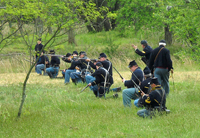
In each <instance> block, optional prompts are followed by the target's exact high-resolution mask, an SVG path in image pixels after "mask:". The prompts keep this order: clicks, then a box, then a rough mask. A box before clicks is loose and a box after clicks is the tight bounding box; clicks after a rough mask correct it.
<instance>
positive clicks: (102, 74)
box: [88, 62, 112, 97]
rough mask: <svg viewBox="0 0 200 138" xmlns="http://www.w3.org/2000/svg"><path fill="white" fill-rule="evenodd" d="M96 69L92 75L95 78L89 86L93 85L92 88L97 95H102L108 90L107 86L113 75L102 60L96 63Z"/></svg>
mask: <svg viewBox="0 0 200 138" xmlns="http://www.w3.org/2000/svg"><path fill="white" fill-rule="evenodd" d="M96 69H97V70H96V71H95V72H94V73H93V74H92V75H91V76H92V77H93V79H91V80H90V83H89V84H88V86H90V87H93V88H92V90H93V92H94V94H95V96H96V97H102V96H104V94H105V91H106V88H105V87H107V84H108V85H109V84H110V82H111V81H112V79H111V77H112V76H110V75H109V72H108V71H107V70H106V69H105V68H103V65H102V63H101V62H97V63H96ZM108 87H109V86H108ZM108 89H109V88H108Z"/></svg>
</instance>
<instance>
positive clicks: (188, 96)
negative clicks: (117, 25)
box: [0, 31, 200, 138]
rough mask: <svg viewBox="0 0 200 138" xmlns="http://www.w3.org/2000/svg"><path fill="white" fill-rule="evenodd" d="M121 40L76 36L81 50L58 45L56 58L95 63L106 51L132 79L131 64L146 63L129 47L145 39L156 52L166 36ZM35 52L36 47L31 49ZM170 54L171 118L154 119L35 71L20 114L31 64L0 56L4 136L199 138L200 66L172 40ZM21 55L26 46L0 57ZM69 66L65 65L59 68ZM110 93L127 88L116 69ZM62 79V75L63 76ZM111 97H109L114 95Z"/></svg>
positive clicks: (0, 114)
mask: <svg viewBox="0 0 200 138" xmlns="http://www.w3.org/2000/svg"><path fill="white" fill-rule="evenodd" d="M126 33H127V34H125V35H126V36H127V37H124V38H121V37H120V36H118V34H117V33H116V32H101V33H97V34H80V35H77V36H76V40H77V44H78V45H77V46H72V45H67V44H63V45H59V46H57V47H54V49H55V50H56V52H57V53H56V54H66V53H67V52H72V51H73V50H77V51H81V50H83V51H86V52H87V54H88V57H89V58H97V57H98V54H99V53H101V52H105V53H106V54H107V55H108V57H109V59H110V60H111V61H112V63H113V66H115V67H116V68H117V69H118V70H119V71H120V73H121V74H122V76H123V77H124V78H126V79H129V78H130V76H131V74H130V71H129V69H128V68H127V65H128V63H129V62H130V61H131V60H133V59H135V60H136V62H137V63H138V65H139V66H140V67H141V68H142V69H143V68H144V67H145V65H144V63H143V62H142V61H141V60H140V57H139V56H138V55H136V54H135V53H134V50H133V48H132V47H131V43H134V44H136V45H138V48H139V49H141V46H140V41H141V40H143V39H146V40H147V41H149V44H150V45H151V46H152V47H154V48H155V47H157V45H158V41H159V40H160V39H162V38H163V37H161V36H162V34H160V33H153V34H152V32H148V31H146V32H140V33H137V35H135V34H134V32H132V31H127V32H126ZM133 36H134V38H133ZM33 47H34V46H33ZM167 48H168V49H170V52H171V55H172V60H173V66H174V75H173V77H172V76H171V77H170V94H169V96H168V97H167V104H166V106H167V107H168V109H170V111H171V113H170V114H168V115H162V116H156V117H153V119H149V118H140V117H138V116H137V111H138V110H140V109H138V108H136V107H134V106H132V107H131V108H124V106H123V103H122V94H121V92H120V93H119V98H117V99H113V98H108V99H104V98H102V99H97V98H95V96H94V94H93V93H92V91H90V90H89V88H88V89H86V90H85V91H84V92H83V93H80V91H81V90H82V89H83V88H84V87H85V86H86V84H78V85H77V86H75V85H74V84H72V83H71V84H69V85H64V80H63V79H49V77H48V76H38V75H37V74H36V73H35V72H34V70H33V71H32V73H31V75H30V77H29V80H28V83H27V89H26V94H27V96H26V101H25V104H24V107H23V110H22V115H21V117H20V118H18V119H17V114H18V110H19V106H20V103H21V98H22V87H23V82H24V80H25V77H26V73H27V72H28V68H29V63H28V62H26V61H25V60H24V59H28V58H29V57H28V56H27V55H25V56H23V57H22V56H10V57H3V56H1V57H0V137H2V138H6V137H20V138H21V137H26V138H27V137H45V138H46V137H73V138H74V137H78V138H79V137H91V138H93V137H94V138H96V137H97V138H101V137H109V138H110V137H111V138H112V137H113V138H122V137H128V138H129V137H141V138H143V137H145V138H146V137H147V138H151V137H155V138H164V137H167V138H168V137H172V138H176V137H177V138H180V137H189V138H191V137H192V138H198V137H199V135H200V132H199V127H200V123H199V122H200V118H199V114H200V109H199V105H200V100H199V97H200V93H199V91H200V85H199V84H200V71H199V68H200V65H199V63H198V62H194V61H192V60H189V58H187V57H185V58H184V59H182V60H180V57H179V56H177V55H175V53H176V52H178V51H180V50H181V49H182V48H183V46H182V44H180V43H179V42H176V41H174V45H173V46H167ZM13 52H14V53H15V52H22V53H27V47H26V46H25V45H24V44H23V43H18V44H16V45H12V46H10V47H6V48H4V49H3V50H2V51H0V54H5V53H13ZM183 57H184V55H183ZM66 67H69V64H66V63H64V62H62V61H61V69H64V68H66ZM113 75H114V82H115V83H114V84H113V86H112V88H114V87H119V86H121V87H122V89H125V87H124V86H123V83H122V82H121V79H120V77H119V76H118V74H117V73H116V72H115V71H114V70H113ZM59 76H61V72H60V73H59ZM112 94H113V93H112V92H110V93H109V94H108V95H107V97H109V96H112Z"/></svg>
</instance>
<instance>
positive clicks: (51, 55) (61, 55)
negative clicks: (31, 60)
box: [43, 54, 65, 57]
mask: <svg viewBox="0 0 200 138" xmlns="http://www.w3.org/2000/svg"><path fill="white" fill-rule="evenodd" d="M43 55H45V56H53V57H64V56H65V55H54V54H43Z"/></svg>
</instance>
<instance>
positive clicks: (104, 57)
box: [85, 53, 114, 90]
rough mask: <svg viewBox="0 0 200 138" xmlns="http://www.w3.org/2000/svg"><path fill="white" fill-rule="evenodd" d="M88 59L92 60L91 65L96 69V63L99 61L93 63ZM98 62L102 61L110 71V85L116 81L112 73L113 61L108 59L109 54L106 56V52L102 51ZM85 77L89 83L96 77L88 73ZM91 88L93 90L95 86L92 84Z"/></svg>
mask: <svg viewBox="0 0 200 138" xmlns="http://www.w3.org/2000/svg"><path fill="white" fill-rule="evenodd" d="M87 61H88V62H90V66H91V67H92V68H93V69H96V63H97V62H95V63H92V62H91V61H90V60H87ZM98 62H100V63H101V64H102V66H103V67H104V68H105V69H106V70H107V71H108V72H109V75H110V83H111V84H110V85H112V84H113V83H114V81H113V77H112V74H113V73H112V63H111V61H109V60H108V59H107V56H106V54H105V53H100V55H99V60H98ZM85 79H86V82H87V83H90V82H91V81H93V80H94V79H95V78H94V77H93V76H90V75H87V76H86V77H85ZM90 89H91V90H93V87H92V86H91V87H90Z"/></svg>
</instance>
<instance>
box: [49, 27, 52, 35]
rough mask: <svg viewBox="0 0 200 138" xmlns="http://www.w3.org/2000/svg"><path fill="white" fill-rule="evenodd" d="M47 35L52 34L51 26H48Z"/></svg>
mask: <svg viewBox="0 0 200 138" xmlns="http://www.w3.org/2000/svg"><path fill="white" fill-rule="evenodd" d="M48 33H49V34H52V28H51V26H48Z"/></svg>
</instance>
